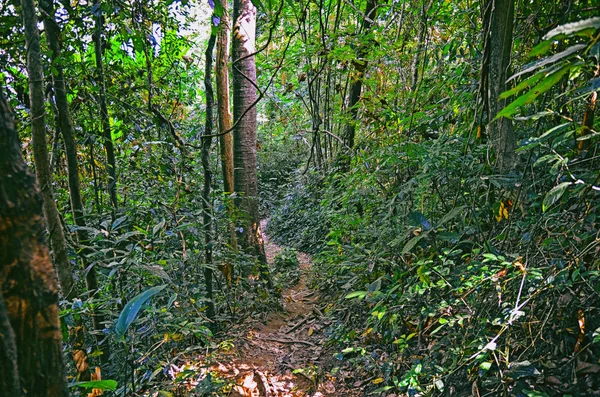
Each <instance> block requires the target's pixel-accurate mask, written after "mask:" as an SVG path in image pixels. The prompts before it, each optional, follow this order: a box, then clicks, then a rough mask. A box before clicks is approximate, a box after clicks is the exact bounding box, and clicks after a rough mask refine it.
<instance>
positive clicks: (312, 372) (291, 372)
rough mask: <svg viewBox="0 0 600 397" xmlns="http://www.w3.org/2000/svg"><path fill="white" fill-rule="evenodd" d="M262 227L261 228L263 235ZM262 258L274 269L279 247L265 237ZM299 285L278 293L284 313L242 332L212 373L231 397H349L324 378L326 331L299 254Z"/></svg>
mask: <svg viewBox="0 0 600 397" xmlns="http://www.w3.org/2000/svg"><path fill="white" fill-rule="evenodd" d="M265 226H266V221H263V222H261V227H262V229H263V230H264V229H265ZM264 242H265V252H266V255H267V261H268V262H269V264H272V263H273V259H274V258H275V256H276V255H277V254H278V253H279V252H280V251H281V247H279V246H278V245H277V244H275V243H274V242H272V241H271V240H270V239H269V237H268V236H267V235H264ZM298 261H299V263H300V269H301V275H300V278H299V281H298V283H297V284H296V285H295V286H292V287H291V288H289V289H287V290H284V291H283V292H282V295H281V296H282V302H281V303H282V307H283V310H282V311H280V312H276V313H270V314H269V315H268V317H267V318H266V322H265V323H262V324H261V323H259V324H254V325H252V326H251V327H249V328H246V329H244V332H243V333H242V334H241V335H240V336H239V337H238V338H236V340H235V344H236V348H235V349H234V351H233V352H231V353H230V354H227V355H221V356H220V359H221V360H220V361H219V362H218V363H215V364H214V365H213V367H212V368H211V369H212V371H213V373H217V374H218V376H219V377H221V378H224V379H228V380H229V381H231V382H232V383H234V386H233V387H232V388H231V391H230V393H229V396H230V397H258V396H260V397H300V396H307V397H309V396H310V397H327V396H339V395H349V394H346V393H341V394H340V392H339V391H338V390H337V389H336V384H335V378H333V377H331V376H328V375H326V374H323V371H322V369H321V368H322V367H323V366H324V363H325V361H327V360H328V359H330V357H331V354H328V353H330V352H327V351H326V349H325V348H324V347H323V346H324V343H325V341H326V339H327V338H326V335H325V333H324V331H325V330H326V329H327V327H328V325H329V324H328V322H327V319H326V318H325V316H324V315H323V314H322V313H321V311H320V309H319V303H320V298H321V297H320V295H319V293H318V292H317V291H314V290H311V289H309V288H308V287H307V283H306V280H307V277H308V272H309V271H310V268H311V264H312V263H311V258H310V256H308V255H307V254H304V253H298Z"/></svg>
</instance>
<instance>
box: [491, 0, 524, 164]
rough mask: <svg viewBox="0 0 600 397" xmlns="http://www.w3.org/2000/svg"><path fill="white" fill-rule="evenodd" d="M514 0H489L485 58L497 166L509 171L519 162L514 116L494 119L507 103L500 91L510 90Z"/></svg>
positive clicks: (492, 140) (492, 139) (492, 137)
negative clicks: (508, 81)
mask: <svg viewBox="0 0 600 397" xmlns="http://www.w3.org/2000/svg"><path fill="white" fill-rule="evenodd" d="M514 10H515V4H514V0H488V2H487V5H486V10H485V12H484V14H486V13H487V15H484V21H485V22H487V26H485V40H486V44H485V48H484V61H486V62H488V65H487V67H486V68H484V70H487V73H488V76H487V79H486V81H487V92H486V94H487V95H486V99H487V108H488V118H489V124H488V127H487V128H488V135H489V137H490V139H491V142H492V146H493V148H494V151H495V153H496V163H495V167H496V169H497V170H498V171H499V172H503V173H504V172H509V171H510V170H512V169H513V168H514V167H515V166H516V162H517V156H516V153H515V150H516V147H517V142H516V137H515V133H514V131H513V125H512V120H510V119H508V118H506V117H503V118H500V119H498V120H494V117H496V114H498V112H500V110H502V109H503V108H504V106H506V100H505V99H501V98H500V94H502V92H504V91H506V88H507V86H506V80H507V79H508V76H509V75H510V74H509V73H510V71H509V69H510V53H511V49H512V36H513V33H512V31H513V19H514V18H513V16H514Z"/></svg>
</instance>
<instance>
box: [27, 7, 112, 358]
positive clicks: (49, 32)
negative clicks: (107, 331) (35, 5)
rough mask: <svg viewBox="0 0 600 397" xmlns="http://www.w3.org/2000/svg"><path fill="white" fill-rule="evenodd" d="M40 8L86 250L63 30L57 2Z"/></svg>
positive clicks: (91, 280)
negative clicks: (62, 59)
mask: <svg viewBox="0 0 600 397" xmlns="http://www.w3.org/2000/svg"><path fill="white" fill-rule="evenodd" d="M39 5H40V8H41V10H42V19H43V21H44V30H45V32H46V41H47V43H48V47H49V49H50V52H51V57H50V59H51V61H52V65H53V66H54V70H55V73H53V74H52V82H53V85H54V97H55V99H56V108H57V111H58V119H59V120H60V130H61V132H62V136H63V140H64V142H65V152H66V156H67V172H68V179H69V197H70V200H71V209H72V212H73V220H74V221H75V224H76V225H77V226H78V227H79V229H77V238H78V240H79V243H80V244H81V245H82V246H84V247H86V246H87V244H88V240H89V236H88V233H87V231H86V230H85V229H83V228H84V227H85V226H86V222H85V217H84V207H83V202H82V199H81V184H80V180H79V164H78V161H77V145H76V143H75V134H74V131H73V122H72V118H71V112H70V111H69V102H68V100H67V88H66V84H65V76H64V70H63V65H61V63H60V57H61V47H60V28H59V26H58V24H57V23H56V20H55V9H54V3H53V0H40V2H39ZM82 253H83V255H82V260H83V269H84V270H85V269H86V268H87V263H86V262H87V261H86V260H85V255H86V254H88V253H89V250H88V249H86V248H84V249H83V251H82ZM85 282H86V287H87V290H88V291H89V292H90V293H91V294H92V296H93V294H94V293H95V292H96V290H97V289H98V279H97V277H96V269H95V268H94V267H91V268H90V269H89V270H88V271H87V272H86V275H85ZM92 322H93V325H94V329H95V330H96V331H98V332H96V340H97V342H98V344H99V346H102V352H103V354H102V356H101V357H102V361H103V362H106V360H107V359H108V355H109V352H108V350H107V349H108V344H104V345H100V342H101V341H102V339H103V337H102V330H103V329H104V325H103V324H102V323H103V322H104V317H103V316H99V315H97V314H95V313H94V314H93V316H92Z"/></svg>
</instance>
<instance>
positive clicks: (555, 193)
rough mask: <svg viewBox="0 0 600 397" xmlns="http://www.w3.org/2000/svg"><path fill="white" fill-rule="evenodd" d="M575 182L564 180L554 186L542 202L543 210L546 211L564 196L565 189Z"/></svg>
mask: <svg viewBox="0 0 600 397" xmlns="http://www.w3.org/2000/svg"><path fill="white" fill-rule="evenodd" d="M572 184H573V182H563V183H560V184H558V185H557V186H554V187H553V188H552V190H550V191H549V192H548V193H547V194H546V197H544V202H543V203H542V211H544V212H546V210H547V209H548V208H550V207H551V206H552V205H553V204H554V203H556V202H557V201H558V200H560V198H561V197H562V196H563V194H564V193H565V191H566V190H567V188H568V187H569V186H571V185H572Z"/></svg>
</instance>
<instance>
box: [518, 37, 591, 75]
mask: <svg viewBox="0 0 600 397" xmlns="http://www.w3.org/2000/svg"><path fill="white" fill-rule="evenodd" d="M585 47H586V45H585V44H577V45H574V46H571V47H569V48H567V49H566V50H564V51H562V52H559V53H558V54H554V55H552V56H551V57H548V58H544V59H542V60H539V61H536V62H533V63H530V64H529V65H526V66H525V68H524V69H523V70H521V71H520V72H519V73H516V74H514V75H512V76H511V77H510V78H509V79H508V80H507V82H509V81H511V80H514V79H516V78H517V77H519V76H522V75H524V74H527V73H529V72H533V71H534V70H536V69H539V68H541V67H542V66H546V65H550V64H552V63H555V62H557V61H560V60H561V59H563V58H567V57H569V56H571V55H573V54H575V53H576V52H578V51H581V50H583V49H584V48H585Z"/></svg>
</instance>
